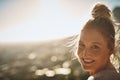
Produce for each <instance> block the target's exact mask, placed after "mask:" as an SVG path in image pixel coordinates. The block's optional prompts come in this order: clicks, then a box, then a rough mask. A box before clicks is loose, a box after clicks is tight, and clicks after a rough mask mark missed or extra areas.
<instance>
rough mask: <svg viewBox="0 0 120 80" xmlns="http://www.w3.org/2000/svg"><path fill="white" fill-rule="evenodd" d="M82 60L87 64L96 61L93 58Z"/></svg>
mask: <svg viewBox="0 0 120 80" xmlns="http://www.w3.org/2000/svg"><path fill="white" fill-rule="evenodd" d="M82 61H83V63H85V64H91V63H93V62H95V60H91V59H83V60H82Z"/></svg>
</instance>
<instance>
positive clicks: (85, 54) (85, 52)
mask: <svg viewBox="0 0 120 80" xmlns="http://www.w3.org/2000/svg"><path fill="white" fill-rule="evenodd" d="M82 56H83V57H86V56H88V49H84V51H83V54H82Z"/></svg>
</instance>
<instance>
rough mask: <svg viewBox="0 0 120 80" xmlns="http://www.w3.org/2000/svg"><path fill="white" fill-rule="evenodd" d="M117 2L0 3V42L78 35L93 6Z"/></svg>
mask: <svg viewBox="0 0 120 80" xmlns="http://www.w3.org/2000/svg"><path fill="white" fill-rule="evenodd" d="M98 1H99V2H104V3H105V4H107V5H108V6H109V7H110V8H111V9H113V8H114V6H116V5H120V1H119V0H0V42H28V41H44V40H51V39H58V38H64V37H68V36H71V35H75V34H79V33H80V30H81V29H82V27H83V25H84V23H85V22H86V21H87V20H88V19H89V18H90V11H91V9H92V7H93V5H94V4H95V3H96V2H98Z"/></svg>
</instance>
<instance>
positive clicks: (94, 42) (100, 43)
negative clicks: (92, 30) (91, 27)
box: [92, 42, 102, 45]
mask: <svg viewBox="0 0 120 80" xmlns="http://www.w3.org/2000/svg"><path fill="white" fill-rule="evenodd" d="M92 43H93V44H98V45H102V44H101V43H99V42H92Z"/></svg>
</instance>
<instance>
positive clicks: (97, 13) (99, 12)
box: [92, 3, 111, 19]
mask: <svg viewBox="0 0 120 80" xmlns="http://www.w3.org/2000/svg"><path fill="white" fill-rule="evenodd" d="M92 17H93V18H97V17H99V18H100V17H103V18H109V19H110V18H111V11H110V10H109V9H108V7H107V6H105V5H104V4H101V3H97V4H96V5H95V6H94V8H93V10H92Z"/></svg>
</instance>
